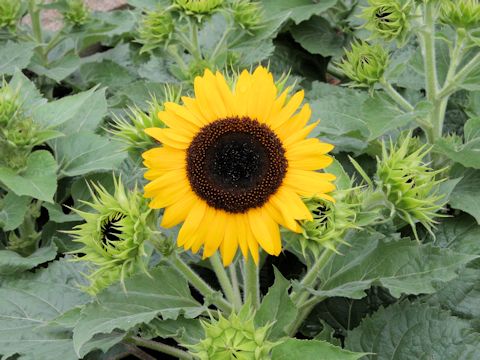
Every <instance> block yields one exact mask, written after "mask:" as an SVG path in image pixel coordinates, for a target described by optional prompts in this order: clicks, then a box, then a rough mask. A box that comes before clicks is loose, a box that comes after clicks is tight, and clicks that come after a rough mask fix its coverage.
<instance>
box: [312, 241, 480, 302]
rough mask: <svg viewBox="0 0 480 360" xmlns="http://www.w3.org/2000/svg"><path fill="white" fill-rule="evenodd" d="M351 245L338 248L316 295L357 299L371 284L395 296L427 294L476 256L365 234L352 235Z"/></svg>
mask: <svg viewBox="0 0 480 360" xmlns="http://www.w3.org/2000/svg"><path fill="white" fill-rule="evenodd" d="M349 242H350V244H351V246H350V247H348V246H341V247H340V248H339V252H340V253H341V254H344V255H334V256H333V258H332V260H331V261H330V263H329V264H328V265H327V266H326V267H325V269H324V271H323V272H322V273H321V274H320V280H321V286H320V287H319V289H318V290H311V292H312V293H314V294H316V295H318V296H326V297H332V296H342V297H348V298H353V299H361V298H362V297H364V296H365V290H366V289H368V288H370V286H372V285H381V286H383V287H386V288H387V289H388V290H389V291H390V293H391V294H392V295H393V296H395V297H400V296H401V295H402V294H415V295H418V294H431V293H433V292H434V291H435V288H434V287H433V284H434V283H435V282H442V281H443V282H444V281H449V280H451V279H454V278H455V277H457V272H458V271H459V270H461V269H462V268H463V266H464V265H465V264H467V263H468V262H470V261H472V260H474V259H476V258H477V257H478V256H476V255H469V254H460V253H456V252H454V251H452V250H450V249H442V248H438V247H435V246H433V245H431V244H427V245H423V244H419V243H417V242H415V241H413V240H410V239H408V238H404V239H393V238H386V237H383V236H382V235H380V234H370V233H368V232H362V233H356V234H355V233H354V234H352V236H350V240H349Z"/></svg>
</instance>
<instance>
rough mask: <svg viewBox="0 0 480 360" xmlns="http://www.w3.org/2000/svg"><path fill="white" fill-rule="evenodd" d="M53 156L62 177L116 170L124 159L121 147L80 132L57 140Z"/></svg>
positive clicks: (105, 139)
mask: <svg viewBox="0 0 480 360" xmlns="http://www.w3.org/2000/svg"><path fill="white" fill-rule="evenodd" d="M53 150H54V151H55V155H56V157H57V161H58V163H59V165H60V174H61V175H62V176H77V175H84V174H88V173H91V172H95V171H105V170H113V169H116V168H117V167H118V166H119V165H120V163H121V162H122V161H123V160H124V159H125V156H126V153H125V152H124V151H123V146H122V145H121V144H119V143H117V142H114V141H112V140H110V139H108V138H106V137H103V136H100V135H97V134H92V133H87V132H81V133H78V134H71V135H69V136H65V137H63V138H60V139H57V140H56V141H55V143H54V149H53Z"/></svg>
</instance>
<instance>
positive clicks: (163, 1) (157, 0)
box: [127, 0, 170, 10]
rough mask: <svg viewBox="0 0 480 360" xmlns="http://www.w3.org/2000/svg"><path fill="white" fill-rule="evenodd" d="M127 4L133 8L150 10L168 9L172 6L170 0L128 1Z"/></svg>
mask: <svg viewBox="0 0 480 360" xmlns="http://www.w3.org/2000/svg"><path fill="white" fill-rule="evenodd" d="M127 2H128V3H129V4H130V5H132V6H135V7H138V8H141V9H148V10H156V9H158V7H159V6H162V7H167V6H169V5H170V2H169V1H168V0H127Z"/></svg>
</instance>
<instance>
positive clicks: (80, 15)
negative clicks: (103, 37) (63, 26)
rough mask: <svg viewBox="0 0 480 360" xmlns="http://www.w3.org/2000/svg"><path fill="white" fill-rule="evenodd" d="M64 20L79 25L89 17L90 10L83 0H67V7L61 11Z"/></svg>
mask: <svg viewBox="0 0 480 360" xmlns="http://www.w3.org/2000/svg"><path fill="white" fill-rule="evenodd" d="M63 17H64V19H65V22H67V23H68V24H70V25H72V26H81V25H84V24H86V23H87V21H88V19H89V18H90V10H89V9H88V7H87V5H86V4H85V2H84V0H68V1H67V9H66V11H65V12H64V13H63Z"/></svg>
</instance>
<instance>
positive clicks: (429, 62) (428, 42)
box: [420, 1, 438, 102]
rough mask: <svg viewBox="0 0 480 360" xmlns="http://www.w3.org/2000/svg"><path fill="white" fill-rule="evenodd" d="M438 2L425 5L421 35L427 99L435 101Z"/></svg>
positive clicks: (436, 87)
mask: <svg viewBox="0 0 480 360" xmlns="http://www.w3.org/2000/svg"><path fill="white" fill-rule="evenodd" d="M435 8H436V4H435V2H434V1H429V2H428V3H427V4H425V6H424V25H425V29H424V30H423V32H422V33H421V35H420V40H421V42H420V44H421V46H422V53H423V64H424V68H425V78H426V91H427V99H428V100H430V101H431V102H434V101H435V99H436V96H437V91H438V79H437V62H436V55H435V16H434V12H435Z"/></svg>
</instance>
